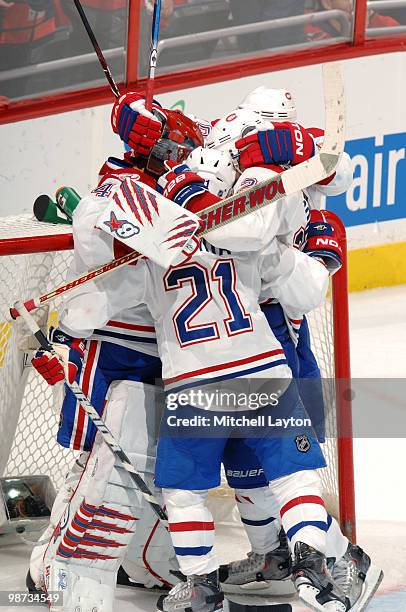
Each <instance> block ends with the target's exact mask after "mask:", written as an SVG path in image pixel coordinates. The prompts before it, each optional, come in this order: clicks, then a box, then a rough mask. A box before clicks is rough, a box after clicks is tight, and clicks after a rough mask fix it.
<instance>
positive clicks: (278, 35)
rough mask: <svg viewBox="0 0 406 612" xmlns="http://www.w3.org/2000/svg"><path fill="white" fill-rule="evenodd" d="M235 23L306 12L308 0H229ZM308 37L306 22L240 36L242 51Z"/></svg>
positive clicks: (284, 16)
mask: <svg viewBox="0 0 406 612" xmlns="http://www.w3.org/2000/svg"><path fill="white" fill-rule="evenodd" d="M230 7H231V13H232V16H233V20H234V25H243V24H247V23H255V22H257V21H268V20H271V19H283V18H289V17H292V16H293V15H303V13H304V9H305V0H250V1H249V2H247V0H230ZM304 41H305V34H304V28H303V26H294V27H286V28H278V29H275V30H269V31H268V32H267V31H262V32H258V33H255V34H245V35H242V36H238V46H239V48H240V50H241V51H243V52H245V53H249V52H250V51H258V50H260V49H269V48H272V47H285V46H288V45H294V44H298V43H302V42H304Z"/></svg>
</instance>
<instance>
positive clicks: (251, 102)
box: [238, 86, 297, 121]
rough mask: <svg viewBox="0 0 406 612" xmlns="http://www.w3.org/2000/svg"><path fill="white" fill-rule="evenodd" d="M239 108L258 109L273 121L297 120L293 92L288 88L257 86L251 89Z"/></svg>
mask: <svg viewBox="0 0 406 612" xmlns="http://www.w3.org/2000/svg"><path fill="white" fill-rule="evenodd" d="M238 108H245V109H250V110H253V111H256V112H258V113H260V114H261V116H262V117H263V118H264V119H269V120H271V121H296V119H297V111H296V105H295V102H294V99H293V96H292V94H291V93H290V91H288V90H287V89H270V88H269V87H265V86H262V87H257V88H256V89H254V91H251V93H249V94H248V95H247V96H246V97H245V98H244V100H243V101H242V102H241V104H239V105H238Z"/></svg>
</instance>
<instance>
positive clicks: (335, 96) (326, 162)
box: [282, 62, 345, 195]
mask: <svg viewBox="0 0 406 612" xmlns="http://www.w3.org/2000/svg"><path fill="white" fill-rule="evenodd" d="M323 89H324V109H325V120H324V123H325V130H324V134H325V136H324V142H323V145H322V147H321V149H320V152H319V154H318V155H315V156H314V157H312V158H311V159H309V160H308V161H306V162H304V163H302V164H298V165H297V166H294V167H293V168H289V170H286V172H284V173H283V179H282V181H283V186H284V188H285V192H286V194H288V195H289V194H291V193H296V192H297V191H300V190H301V189H303V188H304V187H308V186H310V185H313V184H314V183H318V182H319V181H321V180H323V179H325V178H327V177H328V176H331V174H333V172H334V171H335V169H336V167H337V164H338V162H339V161H340V158H341V155H342V153H343V150H344V142H345V95H344V77H343V72H342V67H341V64H339V63H338V62H331V63H329V64H324V65H323Z"/></svg>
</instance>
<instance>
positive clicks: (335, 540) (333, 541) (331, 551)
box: [326, 515, 349, 561]
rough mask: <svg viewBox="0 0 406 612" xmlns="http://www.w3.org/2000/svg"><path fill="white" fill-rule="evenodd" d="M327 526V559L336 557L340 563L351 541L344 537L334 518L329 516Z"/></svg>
mask: <svg viewBox="0 0 406 612" xmlns="http://www.w3.org/2000/svg"><path fill="white" fill-rule="evenodd" d="M327 524H328V529H327V548H326V557H334V558H335V560H336V561H338V560H339V559H341V557H343V556H344V554H345V552H346V550H347V548H348V543H349V540H348V538H346V537H345V535H343V533H342V532H341V529H340V525H339V524H338V523H337V521H336V519H335V518H334V517H333V516H331V515H329V517H328V521H327Z"/></svg>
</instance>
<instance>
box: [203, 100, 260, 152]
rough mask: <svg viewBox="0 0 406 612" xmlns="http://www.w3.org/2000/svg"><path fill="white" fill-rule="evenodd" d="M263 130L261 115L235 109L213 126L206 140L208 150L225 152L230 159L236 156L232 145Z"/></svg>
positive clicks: (235, 150)
mask: <svg viewBox="0 0 406 612" xmlns="http://www.w3.org/2000/svg"><path fill="white" fill-rule="evenodd" d="M261 128H262V129H264V124H263V121H262V119H261V115H260V114H259V113H258V112H254V111H252V110H248V109H236V110H235V111H232V112H231V113H229V114H228V115H226V116H225V117H223V118H222V119H220V120H219V121H217V123H216V124H215V125H214V127H213V129H212V131H211V134H210V135H209V137H208V138H207V140H206V146H207V147H208V148H209V149H217V150H219V151H227V152H228V153H229V154H230V155H231V157H232V158H236V157H237V156H238V152H237V149H236V148H235V146H234V144H235V142H236V141H237V140H239V139H240V138H243V137H244V136H248V134H250V133H255V132H258V131H259V130H260V129H261Z"/></svg>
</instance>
